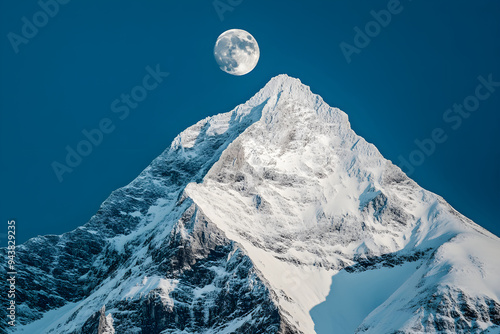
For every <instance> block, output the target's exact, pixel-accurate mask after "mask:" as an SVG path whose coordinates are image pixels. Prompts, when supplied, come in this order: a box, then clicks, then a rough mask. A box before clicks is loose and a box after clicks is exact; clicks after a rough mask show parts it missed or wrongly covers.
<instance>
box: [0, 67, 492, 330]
mask: <svg viewBox="0 0 500 334" xmlns="http://www.w3.org/2000/svg"><path fill="white" fill-rule="evenodd" d="M499 251H500V241H499V239H498V238H497V237H496V236H494V235H492V234H491V233H489V232H488V231H486V230H484V229H482V228H481V227H479V226H478V225H476V224H474V223H473V222H472V221H470V220H469V219H467V218H466V217H464V216H462V215H461V214H459V213H458V212H456V211H455V210H454V209H453V208H452V207H451V206H450V205H449V204H447V203H446V202H445V201H444V200H443V199H442V198H441V197H439V196H437V195H435V194H433V193H430V192H428V191H426V190H424V189H422V188H421V187H419V186H418V185H417V184H416V183H415V182H413V181H412V180H411V179H409V178H408V177H407V176H406V175H405V174H404V173H402V172H401V170H400V169H399V168H398V167H396V166H394V165H393V164H392V163H391V162H390V161H387V160H386V159H384V158H383V157H382V156H381V154H380V153H379V152H378V150H377V149H376V148H375V147H374V146H373V145H371V144H369V143H367V142H366V141H365V140H364V139H363V138H361V137H359V136H357V135H356V134H355V133H354V132H353V131H352V129H351V128H350V125H349V122H348V120H347V115H346V114H345V113H343V112H342V111H340V110H339V109H336V108H331V107H329V106H328V105H327V104H326V103H325V102H324V101H323V100H322V99H321V97H319V96H317V95H315V94H313V93H311V91H310V90H309V87H307V86H305V85H303V84H301V83H300V81H299V80H297V79H293V78H290V77H287V76H285V75H281V76H278V77H275V78H273V79H272V80H271V81H270V82H269V83H268V84H267V85H266V86H265V87H264V88H263V89H262V90H261V91H260V92H258V93H257V94H256V95H255V96H254V97H253V98H252V99H250V100H249V101H248V102H246V103H245V104H243V105H240V106H238V107H237V108H235V109H234V110H233V111H231V112H229V113H225V114H220V115H216V116H213V117H209V118H206V119H204V120H202V121H200V122H198V123H197V124H195V125H193V126H192V127H190V128H188V129H187V130H185V131H184V132H182V133H181V134H180V135H179V136H177V137H176V138H175V140H174V141H173V143H172V145H171V147H170V148H168V149H167V150H166V151H165V152H163V153H162V154H161V155H160V156H159V157H158V158H157V159H155V160H154V161H153V162H152V163H151V165H150V166H149V167H148V168H146V169H145V170H144V171H143V172H142V173H141V174H140V175H139V177H138V178H137V179H135V180H134V181H133V182H132V183H130V184H129V185H128V186H126V187H124V188H121V189H118V190H116V191H114V192H113V193H112V194H111V196H110V197H109V198H108V199H107V200H106V201H105V202H104V203H103V204H102V206H101V208H100V209H99V211H98V212H97V213H96V215H95V216H94V217H92V219H91V220H90V221H89V222H88V223H87V224H85V225H84V226H82V227H80V228H78V229H76V230H74V231H71V232H68V233H65V234H63V235H61V236H44V237H37V238H33V239H31V240H29V241H28V242H26V243H25V244H24V245H22V246H20V247H19V248H18V259H19V261H20V262H21V263H20V264H19V265H18V272H19V277H18V288H19V300H20V301H21V302H22V303H21V305H20V306H19V307H18V310H17V312H18V320H19V323H20V325H21V326H19V327H18V332H19V333H65V334H66V333H85V334H87V333H99V334H104V333H106V334H111V333H115V332H116V333H163V334H166V333H179V334H180V333H266V334H268V333H269V334H271V333H281V334H284V333H286V334H295V333H305V334H309V333H315V332H317V333H318V334H320V333H331V332H335V333H352V332H366V333H421V332H435V333H481V332H484V331H486V330H491V331H494V330H500V304H499V301H500V286H499V284H498V282H500V263H499V260H498V258H497V256H496V254H498V252H499ZM3 270H4V269H3ZM391 270H394V271H391ZM396 272H397V273H398V275H399V276H400V277H402V278H401V279H400V280H399V281H397V283H394V284H393V286H389V287H385V288H384V289H385V290H387V291H385V290H384V289H382V287H383V283H382V281H383V280H384V279H385V278H390V277H391V276H395V275H394V274H393V273H396ZM364 275H372V276H373V277H378V278H382V281H380V282H378V281H375V280H371V281H368V282H366V281H363V282H364V284H365V285H366V284H369V285H373V286H372V288H370V289H369V291H372V292H377V290H381V291H382V290H384V291H385V292H386V293H385V294H383V293H380V294H376V293H375V294H373V296H372V297H373V298H372V297H370V298H372V304H371V305H372V306H370V307H368V308H366V307H365V308H366V309H363V312H364V313H362V312H361V313H360V314H357V315H356V317H349V316H350V315H349V314H345V315H342V317H340V318H339V320H337V318H335V316H336V315H334V314H329V313H328V310H329V307H330V306H331V305H333V306H332V307H334V306H335V307H337V306H338V305H339V304H340V305H342V302H343V301H342V300H336V298H335V295H330V291H334V290H333V289H334V288H335V286H333V285H332V286H331V284H332V282H333V284H335V283H336V282H337V281H336V278H339V277H346V281H347V282H348V281H349V280H351V279H352V280H353V281H355V280H360V281H362V279H363V277H365V276H364ZM384 275H385V276H384ZM372 276H369V277H372ZM366 277H368V276H366ZM403 278H404V279H403ZM332 279H333V280H332ZM347 286H348V285H347ZM350 289H353V293H354V292H355V291H354V290H356V287H351V288H350ZM348 292H349V291H348ZM1 298H5V296H2V297H1ZM366 298H367V299H368V296H366ZM362 299H363V298H361V300H360V301H359V302H360V303H363V300H362ZM329 303H332V304H329ZM345 304H346V308H345V310H347V306H348V305H352V304H353V301H352V300H350V298H348V300H345ZM102 305H106V308H107V309H108V312H109V314H108V315H106V314H105V313H106V312H105V308H104V307H103V306H102ZM325 310H326V311H325ZM324 312H326V313H324ZM346 312H347V311H346ZM341 313H342V308H341V309H340V314H341ZM111 314H112V316H111ZM347 318H350V319H347ZM332 319H334V320H332ZM2 326H4V324H2ZM2 330H4V331H5V330H7V328H6V327H4V328H2Z"/></svg>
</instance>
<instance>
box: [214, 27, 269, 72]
mask: <svg viewBox="0 0 500 334" xmlns="http://www.w3.org/2000/svg"><path fill="white" fill-rule="evenodd" d="M214 56H215V60H216V61H217V64H219V67H220V69H221V70H223V71H224V72H226V73H229V74H232V75H245V74H247V73H249V72H250V71H252V70H253V69H254V68H255V66H256V65H257V62H258V61H259V57H260V50H259V45H258V44H257V41H256V40H255V38H253V36H252V35H250V34H249V33H248V32H246V31H245V30H241V29H231V30H228V31H226V32H224V33H222V35H220V36H219V38H217V42H216V43H215V47H214Z"/></svg>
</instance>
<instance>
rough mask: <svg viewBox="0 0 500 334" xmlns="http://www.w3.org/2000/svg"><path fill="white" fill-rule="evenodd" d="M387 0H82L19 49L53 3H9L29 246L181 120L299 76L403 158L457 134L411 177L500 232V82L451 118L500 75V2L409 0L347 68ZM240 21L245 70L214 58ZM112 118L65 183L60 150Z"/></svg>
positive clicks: (5, 110)
mask: <svg viewBox="0 0 500 334" xmlns="http://www.w3.org/2000/svg"><path fill="white" fill-rule="evenodd" d="M222 2H226V1H225V0H222ZM232 2H233V3H235V2H237V1H236V0H232ZM387 5H388V1H362V2H361V1H311V0H309V1H291V0H288V1H256V0H252V1H250V0H244V1H242V2H241V4H239V5H237V6H235V7H234V8H233V10H232V11H228V12H225V13H224V16H223V20H221V19H220V17H219V15H218V14H217V12H216V10H215V8H214V6H213V3H212V1H166V0H162V1H123V0H113V1H94V0H92V1H91V0H87V1H71V2H69V3H67V4H65V5H60V8H59V12H58V13H57V14H56V15H55V16H54V17H53V18H50V19H49V20H48V23H47V24H46V25H45V26H44V27H41V28H39V31H38V33H37V35H36V36H34V37H33V38H31V39H29V40H28V43H27V44H21V45H19V52H18V53H17V54H16V53H15V52H14V50H13V47H12V45H11V43H10V41H9V39H8V37H7V36H8V33H9V32H13V33H16V34H21V29H22V26H23V21H22V18H23V17H27V18H28V20H30V21H31V22H32V21H33V15H34V14H35V13H37V12H38V11H39V10H40V5H39V4H37V2H36V1H16V0H3V1H2V2H1V5H0V6H1V7H0V29H1V38H2V41H1V44H0V48H1V49H0V52H1V58H0V59H1V60H0V61H1V72H0V73H1V77H0V85H1V87H0V113H1V114H0V136H1V137H0V139H1V147H0V149H1V153H0V163H1V164H0V166H1V179H0V181H1V195H0V205H1V207H0V210H1V211H0V216H1V219H2V220H4V221H6V220H7V219H8V218H16V219H17V233H18V235H17V237H18V239H17V241H18V242H22V241H25V240H26V239H27V238H29V237H33V236H36V235H39V234H60V233H63V232H65V231H68V230H71V229H73V228H75V227H77V226H79V225H82V224H84V223H85V222H86V221H87V220H88V219H89V218H90V217H91V216H92V215H93V214H94V213H95V212H96V211H97V209H98V207H99V205H100V203H101V202H102V201H104V200H105V199H106V197H107V196H108V195H109V194H110V192H111V191H113V190H114V189H116V188H118V187H121V186H124V185H126V184H127V183H129V182H130V181H131V180H133V179H134V178H135V177H136V176H137V175H138V174H139V173H140V172H141V170H142V169H144V168H145V167H146V166H147V165H148V164H149V163H150V161H151V160H153V159H154V158H155V157H156V156H157V155H159V154H160V153H161V152H162V151H163V150H164V149H165V148H166V147H167V146H168V145H169V144H170V142H171V141H172V139H173V138H174V137H175V135H177V134H178V133H179V132H180V131H182V130H183V129H185V128H186V127H188V126H190V125H191V124H193V123H195V122H197V121H198V120H200V119H202V118H204V117H206V116H209V115H214V114H216V113H220V112H226V111H229V110H231V109H232V108H233V107H235V106H236V105H237V104H240V103H243V102H245V101H246V100H247V99H248V98H250V97H251V96H252V95H253V94H254V93H255V92H257V91H258V90H259V89H260V88H261V87H262V86H264V85H265V83H266V82H267V81H268V80H269V79H270V78H271V77H273V76H275V75H277V74H280V73H287V74H289V75H291V76H294V77H298V78H300V79H301V80H302V82H304V83H305V84H307V85H309V86H311V89H312V90H313V92H315V93H318V94H320V95H321V96H322V97H323V98H324V99H325V100H326V101H327V102H328V103H329V104H330V105H331V106H336V107H339V108H341V109H342V110H344V111H345V112H346V113H347V114H348V115H349V119H350V121H351V124H352V127H353V129H354V130H355V131H356V132H357V133H358V134H359V135H361V136H363V137H364V138H366V139H367V140H368V141H369V142H372V143H374V144H375V145H376V146H377V147H378V149H379V150H380V151H381V152H382V154H383V155H384V156H385V157H386V158H388V159H390V160H392V161H394V162H396V163H398V161H399V160H398V159H399V158H398V157H399V156H400V155H402V156H405V157H408V156H409V154H410V153H411V152H412V151H413V150H415V148H416V146H415V143H414V140H415V139H424V138H428V137H429V136H430V134H431V131H432V130H433V129H435V128H438V127H439V128H442V129H443V131H445V133H446V135H447V136H448V139H447V141H446V142H444V143H442V144H438V145H437V147H436V150H435V153H433V154H431V155H430V156H429V157H427V158H426V159H425V161H424V163H423V164H422V165H421V166H418V167H417V168H415V170H414V171H413V173H412V174H411V177H412V178H413V179H415V180H416V181H417V182H418V183H419V184H420V185H422V186H423V187H425V188H427V189H429V190H431V191H433V192H436V193H438V194H440V195H442V196H443V197H444V198H445V199H446V200H447V201H448V202H450V203H451V204H452V205H453V206H454V207H455V208H456V209H457V210H459V211H460V212H462V213H463V214H465V215H466V216H468V217H470V218H471V219H473V220H474V221H476V222H477V223H479V224H480V225H482V226H484V227H486V228H488V229H489V230H490V231H492V232H494V233H496V234H497V235H500V225H499V224H498V222H499V220H498V214H497V210H498V208H499V204H500V191H499V189H500V148H499V145H498V144H499V139H500V131H498V125H499V121H500V116H499V109H500V108H499V107H500V87H499V88H498V91H496V92H494V93H492V94H491V96H490V97H489V98H488V99H486V100H484V101H481V102H480V106H479V109H478V110H477V111H475V112H473V113H472V115H471V116H470V117H469V118H467V119H464V121H463V123H462V124H461V126H459V127H458V128H457V129H456V130H454V129H452V128H451V125H453V124H452V123H446V122H444V121H443V113H444V112H445V111H446V109H447V108H450V107H452V106H453V104H454V103H462V102H463V100H464V99H465V98H466V97H467V96H469V95H471V94H474V91H475V88H476V86H477V85H478V83H479V81H478V80H477V77H478V76H479V75H482V76H483V77H485V78H486V77H487V76H488V75H489V74H492V78H493V80H496V81H500V63H499V59H500V20H499V19H498V18H499V17H500V3H499V2H498V1H494V0H491V1H485V0H481V1H444V2H438V3H437V2H435V1H429V0H428V1H424V0H413V1H409V0H402V1H401V6H402V10H401V12H400V13H398V14H394V15H392V20H391V22H390V23H389V24H388V25H387V26H386V27H384V28H382V29H381V31H380V33H379V34H378V35H377V36H375V37H373V39H372V40H371V41H370V43H369V44H368V46H366V47H365V48H363V49H361V51H360V53H359V54H353V55H352V59H351V60H352V61H351V62H350V63H349V64H348V63H347V61H346V59H345V58H344V55H343V54H342V52H341V50H340V47H339V44H340V43H341V42H343V41H344V42H346V43H349V44H353V39H354V36H355V31H354V30H353V29H354V27H356V26H358V27H360V28H361V29H364V27H365V25H366V24H367V23H368V22H370V21H371V20H373V18H372V16H371V15H370V11H371V10H375V11H379V10H381V9H384V8H387ZM38 18H39V19H40V18H43V17H38ZM232 28H240V29H245V30H247V31H249V32H250V33H251V34H252V35H253V36H254V37H255V38H256V39H257V41H258V43H259V46H260V49H261V59H260V61H259V64H258V65H257V67H256V68H255V70H254V71H253V72H251V73H250V74H248V75H246V76H243V77H234V76H230V75H228V74H226V73H224V72H222V71H221V70H219V69H218V67H217V65H216V63H215V60H214V58H213V55H212V51H213V46H214V43H215V40H216V38H217V37H218V36H219V34H221V33H222V32H224V31H225V30H227V29H232ZM156 64H160V65H159V66H160V68H161V70H162V71H165V72H169V73H170V75H169V76H168V77H167V78H165V80H164V81H163V82H162V83H161V84H160V85H159V86H158V87H157V88H156V89H155V90H153V91H151V92H149V94H148V96H147V98H146V99H145V100H144V101H143V102H141V103H140V104H139V105H138V106H137V108H136V109H134V110H132V112H131V113H130V115H129V116H128V117H127V118H125V119H124V120H120V119H119V118H118V115H117V114H114V113H113V112H112V111H111V108H110V104H111V103H112V102H113V101H114V100H115V99H116V98H118V97H120V94H122V93H129V92H130V90H131V89H132V88H133V87H134V86H136V85H138V84H141V82H142V79H143V77H144V76H145V75H146V73H147V72H146V70H145V68H146V66H148V65H149V66H151V67H155V66H156ZM103 118H109V119H111V120H112V122H113V124H114V125H115V130H114V131H113V132H112V133H110V134H107V135H105V137H104V139H103V142H102V144H100V145H99V146H98V147H95V148H94V149H93V152H92V153H91V154H90V155H89V156H87V157H85V158H84V159H83V162H82V163H81V164H80V165H79V166H78V167H76V168H75V169H74V170H73V172H72V173H71V174H64V180H63V182H59V181H58V179H57V177H56V175H55V173H54V171H53V169H52V167H51V163H52V162H53V161H55V160H57V161H60V162H63V161H64V159H65V155H66V151H65V147H66V146H67V145H70V146H71V147H73V148H75V147H76V145H77V143H78V142H79V141H81V140H82V139H84V136H83V134H82V132H81V131H82V130H84V129H87V130H90V129H93V128H96V127H97V126H98V124H99V122H100V121H101V120H102V119H103ZM6 226H7V225H5V226H4V228H5V230H4V231H6V230H7V229H6ZM4 231H0V233H4ZM2 243H5V236H4V235H2Z"/></svg>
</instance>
